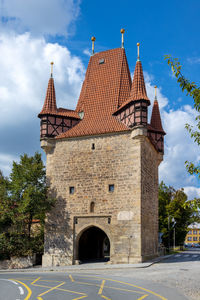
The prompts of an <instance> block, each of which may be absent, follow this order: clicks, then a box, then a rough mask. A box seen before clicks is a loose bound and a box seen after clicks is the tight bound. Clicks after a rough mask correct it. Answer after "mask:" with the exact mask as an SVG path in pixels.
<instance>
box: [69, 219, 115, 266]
mask: <svg viewBox="0 0 200 300" xmlns="http://www.w3.org/2000/svg"><path fill="white" fill-rule="evenodd" d="M92 227H96V228H99V229H101V230H102V231H103V232H104V233H105V234H106V236H107V237H108V239H109V242H110V260H111V257H112V253H113V245H112V244H113V243H112V237H111V233H110V230H109V229H108V228H105V227H104V226H102V225H99V224H96V223H95V222H92V223H89V224H86V225H83V226H81V227H80V228H79V229H78V230H77V232H76V234H75V243H74V263H78V259H79V241H80V237H81V236H82V234H83V233H84V232H85V231H86V230H88V229H89V228H92Z"/></svg>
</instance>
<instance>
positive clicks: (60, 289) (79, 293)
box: [34, 284, 87, 296]
mask: <svg viewBox="0 0 200 300" xmlns="http://www.w3.org/2000/svg"><path fill="white" fill-rule="evenodd" d="M34 286H38V287H45V288H50V289H51V288H52V287H50V286H46V285H40V284H34ZM54 289H56V290H59V291H63V292H69V293H72V294H78V295H84V296H87V295H86V294H85V293H81V292H75V291H71V290H66V289H62V288H59V287H55V288H54ZM41 295H42V294H40V295H39V296H41Z"/></svg>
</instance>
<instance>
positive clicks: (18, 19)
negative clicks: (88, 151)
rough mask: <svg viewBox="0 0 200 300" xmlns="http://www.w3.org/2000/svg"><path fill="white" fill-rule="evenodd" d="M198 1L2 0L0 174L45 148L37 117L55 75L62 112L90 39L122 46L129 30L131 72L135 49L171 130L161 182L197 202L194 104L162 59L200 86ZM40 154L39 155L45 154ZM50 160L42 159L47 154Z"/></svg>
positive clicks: (73, 98)
mask: <svg viewBox="0 0 200 300" xmlns="http://www.w3.org/2000/svg"><path fill="white" fill-rule="evenodd" d="M199 13H200V1H199V0H190V1H186V0H182V1H180V0H174V1H172V0H170V1H165V2H164V1H153V0H152V1H147V0H140V1H135V0H132V1H127V0H124V1H113V0H110V1H108V0H107V1H105V0H101V1H95V0H93V1H91V0H87V1H86V0H82V1H78V0H77V1H74V0H0V54H1V55H0V128H1V144H0V169H1V170H3V173H4V174H5V175H9V172H10V169H11V166H12V161H13V160H18V159H19V155H20V154H23V153H28V154H29V155H33V154H34V152H35V151H41V150H40V142H39V119H37V114H38V113H39V111H40V110H41V108H42V105H43V102H44V98H45V93H46V88H47V83H48V79H49V73H50V62H51V61H52V60H53V61H54V62H55V67H54V78H55V87H56V95H57V103H58V106H61V107H66V108H74V107H75V105H76V102H77V99H78V95H79V92H80V88H81V84H82V81H83V78H84V74H85V70H86V68H87V64H88V60H89V55H88V53H89V52H90V51H91V40H90V39H91V36H93V35H94V36H95V37H96V42H95V51H96V52H99V51H104V50H108V49H112V48H117V47H119V46H120V44H121V34H120V29H121V28H125V30H126V32H125V49H126V54H127V58H128V62H129V67H130V71H131V73H133V71H134V67H135V62H136V58H137V57H136V56H137V49H136V43H137V42H140V44H141V47H140V53H141V55H140V56H141V61H142V65H143V70H144V74H145V80H146V87H147V92H148V96H149V97H150V99H151V101H152V102H153V97H154V88H153V87H154V85H157V86H158V100H159V103H160V107H161V115H162V119H163V126H164V129H165V131H166V132H167V136H166V139H165V140H166V143H165V158H164V162H163V163H162V164H161V166H160V180H161V179H162V180H164V182H165V183H166V184H168V185H172V186H174V187H175V188H180V187H184V188H185V191H186V192H187V194H188V196H189V198H192V197H194V196H200V187H199V182H198V180H197V178H195V177H194V176H190V175H188V174H187V172H186V170H185V166H184V162H185V160H187V159H188V160H192V161H194V162H199V160H200V155H199V149H198V147H197V146H196V145H195V144H194V143H193V142H192V140H191V139H190V137H189V134H188V133H187V131H186V130H185V129H184V124H185V123H186V122H189V123H192V124H194V118H195V111H194V110H193V102H192V99H191V98H189V97H187V96H186V95H185V94H183V93H182V92H181V90H180V88H179V87H178V85H177V83H176V80H175V78H174V77H173V76H172V73H171V71H170V68H169V67H168V65H167V62H166V61H165V60H164V55H166V54H171V55H172V56H173V57H178V58H179V59H180V62H181V64H182V65H183V73H184V75H185V76H186V77H187V78H189V79H191V80H192V81H195V82H196V83H197V84H199V78H200V76H199V75H200V35H199V21H198V20H199ZM41 152H42V151H41ZM43 157H44V159H45V155H44V154H43Z"/></svg>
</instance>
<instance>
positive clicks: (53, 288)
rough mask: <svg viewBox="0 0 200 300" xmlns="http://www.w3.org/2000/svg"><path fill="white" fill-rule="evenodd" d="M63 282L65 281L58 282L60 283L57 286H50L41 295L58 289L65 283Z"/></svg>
mask: <svg viewBox="0 0 200 300" xmlns="http://www.w3.org/2000/svg"><path fill="white" fill-rule="evenodd" d="M63 284H65V281H63V282H62V283H60V284H58V285H56V286H54V287H52V288H50V289H49V290H47V291H46V292H44V293H41V294H40V295H39V296H43V295H45V294H47V293H49V292H51V291H53V290H55V289H57V288H58V287H59V286H61V285H63Z"/></svg>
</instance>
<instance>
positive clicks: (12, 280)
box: [0, 279, 18, 285]
mask: <svg viewBox="0 0 200 300" xmlns="http://www.w3.org/2000/svg"><path fill="white" fill-rule="evenodd" d="M0 280H4V281H10V282H12V283H14V284H16V285H18V282H15V281H13V280H10V279H0Z"/></svg>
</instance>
